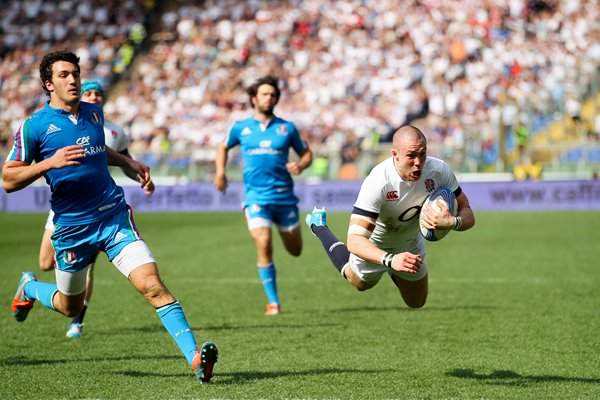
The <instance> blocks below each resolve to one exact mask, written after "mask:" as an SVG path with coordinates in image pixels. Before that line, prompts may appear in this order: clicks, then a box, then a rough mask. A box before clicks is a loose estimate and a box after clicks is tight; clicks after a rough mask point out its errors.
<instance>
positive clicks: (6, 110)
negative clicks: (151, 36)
mask: <svg viewBox="0 0 600 400" xmlns="http://www.w3.org/2000/svg"><path fill="white" fill-rule="evenodd" d="M0 7H1V9H2V13H1V14H0V110H1V113H0V149H2V155H3V156H4V155H5V152H6V150H7V144H9V143H8V142H10V143H12V136H13V135H14V133H15V132H16V131H17V130H18V128H19V124H20V123H21V122H22V121H23V119H25V118H26V117H27V116H28V115H30V114H31V113H32V112H34V111H36V110H38V109H41V108H42V107H43V106H44V104H45V103H46V101H48V97H47V96H46V94H45V93H44V92H43V91H42V90H40V86H41V82H40V74H39V71H38V66H39V64H40V61H41V59H42V57H43V55H44V53H46V52H48V51H51V50H70V51H73V52H75V53H76V54H77V55H78V56H79V57H80V60H81V61H80V65H81V70H82V71H81V73H82V80H84V81H85V80H90V79H95V80H97V81H99V82H100V83H101V84H102V85H103V86H105V87H109V86H110V85H111V84H112V83H114V82H115V81H116V79H117V78H118V77H119V76H120V75H121V74H122V73H123V72H125V71H126V70H127V68H128V67H129V66H130V64H131V62H132V60H133V56H134V53H135V51H136V49H137V48H139V46H140V44H141V43H142V40H143V39H144V35H145V25H146V24H147V20H148V16H149V15H150V12H151V11H152V10H153V8H154V6H153V4H152V3H151V2H148V1H145V0H126V1H120V0H108V1H104V0H81V1H73V0H62V1H43V0H31V1H18V0H9V1H0Z"/></svg>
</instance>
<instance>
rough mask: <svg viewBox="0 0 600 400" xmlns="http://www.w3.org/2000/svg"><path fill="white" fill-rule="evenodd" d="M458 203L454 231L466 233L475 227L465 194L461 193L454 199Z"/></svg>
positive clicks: (473, 215)
mask: <svg viewBox="0 0 600 400" xmlns="http://www.w3.org/2000/svg"><path fill="white" fill-rule="evenodd" d="M456 201H457V202H458V213H457V214H456V218H455V226H454V227H453V229H454V230H457V231H466V230H467V229H471V228H472V227H473V226H474V225H475V214H474V213H473V209H472V208H471V205H470V204H469V199H468V198H467V195H466V194H465V192H461V193H460V194H459V195H458V197H457V198H456Z"/></svg>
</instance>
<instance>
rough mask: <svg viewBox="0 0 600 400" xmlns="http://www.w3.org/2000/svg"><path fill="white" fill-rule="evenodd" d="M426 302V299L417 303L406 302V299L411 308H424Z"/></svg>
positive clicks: (412, 301)
mask: <svg viewBox="0 0 600 400" xmlns="http://www.w3.org/2000/svg"><path fill="white" fill-rule="evenodd" d="M426 300H427V299H426V298H424V299H419V300H416V301H415V300H411V301H406V299H404V302H405V303H406V305H407V306H408V307H410V308H422V307H423V306H424V305H425V302H426Z"/></svg>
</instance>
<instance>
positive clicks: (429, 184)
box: [425, 178, 435, 193]
mask: <svg viewBox="0 0 600 400" xmlns="http://www.w3.org/2000/svg"><path fill="white" fill-rule="evenodd" d="M425 190H427V192H429V193H431V192H433V191H434V190H435V181H434V180H433V179H429V178H428V179H425Z"/></svg>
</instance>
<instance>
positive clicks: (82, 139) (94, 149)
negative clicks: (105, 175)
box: [75, 136, 106, 157]
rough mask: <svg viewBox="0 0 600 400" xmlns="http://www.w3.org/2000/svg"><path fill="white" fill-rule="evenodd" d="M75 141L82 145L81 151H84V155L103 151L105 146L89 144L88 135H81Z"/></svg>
mask: <svg viewBox="0 0 600 400" xmlns="http://www.w3.org/2000/svg"><path fill="white" fill-rule="evenodd" d="M75 143H77V144H78V145H80V146H83V151H84V152H85V156H86V157H87V156H93V155H94V154H98V153H104V152H105V151H106V148H105V147H104V146H90V137H89V136H82V137H80V138H78V139H77V140H76V141H75Z"/></svg>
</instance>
